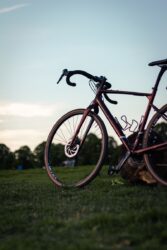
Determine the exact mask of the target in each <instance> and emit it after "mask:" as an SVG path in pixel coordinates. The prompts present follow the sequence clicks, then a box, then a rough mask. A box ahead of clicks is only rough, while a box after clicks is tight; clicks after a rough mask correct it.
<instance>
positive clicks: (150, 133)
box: [143, 105, 167, 185]
mask: <svg viewBox="0 0 167 250" xmlns="http://www.w3.org/2000/svg"><path fill="white" fill-rule="evenodd" d="M165 142H167V105H165V106H163V107H162V108H161V109H160V110H159V111H158V113H156V114H155V115H154V116H153V118H152V119H151V121H150V122H149V124H148V127H147V130H146V133H145V136H144V141H143V146H144V147H149V146H155V145H157V144H161V143H165ZM144 159H145V161H146V164H147V167H148V169H149V171H150V172H151V174H152V175H153V177H154V178H155V179H156V180H157V181H158V182H160V183H161V184H163V185H167V146H164V147H161V148H159V149H156V150H152V151H150V152H148V153H147V154H145V155H144Z"/></svg>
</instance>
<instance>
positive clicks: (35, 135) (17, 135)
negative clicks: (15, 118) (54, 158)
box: [0, 129, 46, 151]
mask: <svg viewBox="0 0 167 250" xmlns="http://www.w3.org/2000/svg"><path fill="white" fill-rule="evenodd" d="M44 140H46V133H45V132H43V131H39V130H38V131H37V130H33V129H20V130H16V129H11V130H8V129H6V130H3V131H0V143H4V144H5V145H7V146H8V147H9V148H10V149H11V150H12V151H14V150H16V149H18V148H19V147H21V146H24V145H28V146H29V147H30V148H31V149H34V147H36V146H37V144H38V143H41V142H42V141H44Z"/></svg>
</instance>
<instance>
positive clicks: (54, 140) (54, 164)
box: [46, 112, 104, 187]
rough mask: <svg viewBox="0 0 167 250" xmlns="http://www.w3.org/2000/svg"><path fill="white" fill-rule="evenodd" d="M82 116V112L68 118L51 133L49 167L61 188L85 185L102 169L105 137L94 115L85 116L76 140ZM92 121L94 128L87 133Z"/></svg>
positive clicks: (48, 147) (47, 153)
mask: <svg viewBox="0 0 167 250" xmlns="http://www.w3.org/2000/svg"><path fill="white" fill-rule="evenodd" d="M82 116H83V113H82V112H81V113H76V114H72V115H70V116H67V117H65V118H64V119H62V121H60V122H59V123H58V124H57V125H56V127H55V128H54V129H53V130H52V132H51V134H50V138H49V143H48V146H47V150H46V151H47V152H46V161H47V164H46V165H47V170H48V173H49V176H50V177H51V179H52V180H53V181H54V183H55V184H56V185H58V186H70V187H71V186H83V185H85V184H87V182H89V181H90V180H91V179H93V178H94V176H95V175H96V174H97V171H98V170H99V168H100V166H101V162H102V158H103V155H104V134H103V129H102V127H101V124H100V122H99V121H98V120H97V119H96V118H95V117H94V116H92V115H91V114H90V115H88V116H87V117H86V119H85V121H84V123H83V124H82V127H81V129H80V131H79V133H78V134H77V136H76V138H75V140H74V141H73V136H74V134H75V133H76V130H77V127H78V124H79V123H80V121H81V118H82ZM90 122H91V127H90V129H89V130H88V131H87V128H88V126H89V124H90ZM72 142H73V144H72V145H71V143H72Z"/></svg>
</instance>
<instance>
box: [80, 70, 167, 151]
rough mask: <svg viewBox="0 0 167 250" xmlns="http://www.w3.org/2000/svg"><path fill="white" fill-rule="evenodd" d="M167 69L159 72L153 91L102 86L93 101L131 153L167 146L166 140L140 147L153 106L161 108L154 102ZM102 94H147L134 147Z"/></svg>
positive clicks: (93, 104) (156, 109) (155, 108)
mask: <svg viewBox="0 0 167 250" xmlns="http://www.w3.org/2000/svg"><path fill="white" fill-rule="evenodd" d="M165 71H166V68H165V67H162V68H161V70H160V72H159V74H158V77H157V80H156V82H155V85H154V87H153V88H152V92H151V93H142V92H133V91H120V90H104V89H103V88H101V89H100V88H99V90H98V92H97V95H96V97H95V99H94V101H93V102H92V105H91V106H94V107H95V106H99V107H100V108H101V110H102V111H103V113H104V115H105V116H106V118H107V119H108V121H109V123H110V124H111V126H112V127H113V129H114V131H115V132H116V134H117V135H118V137H119V138H120V140H121V141H122V143H123V145H124V146H125V148H126V149H127V151H128V152H129V154H143V153H146V152H148V151H151V150H155V149H158V148H162V147H166V146H167V142H165V143H161V144H157V145H155V146H150V147H145V148H142V149H138V146H139V142H140V139H141V136H142V135H143V134H144V129H145V126H146V123H147V120H148V117H149V114H150V111H151V108H153V109H154V110H155V111H158V110H159V109H158V108H157V107H156V106H155V105H153V102H154V98H155V96H156V93H157V90H158V85H159V83H160V80H161V77H162V75H163V74H164V72H165ZM102 94H123V95H134V96H145V97H147V98H148V105H147V108H146V111H145V114H144V116H143V120H142V122H141V124H140V126H139V130H138V133H137V136H136V139H135V142H134V144H133V147H132V148H131V147H130V145H129V143H128V140H127V137H126V136H125V134H124V132H123V129H122V127H121V126H120V124H119V123H118V121H117V120H116V119H115V118H114V117H113V115H112V114H111V112H110V111H109V109H108V108H107V106H106V105H105V103H104V102H103V100H102ZM86 114H87V112H86ZM83 119H84V118H83Z"/></svg>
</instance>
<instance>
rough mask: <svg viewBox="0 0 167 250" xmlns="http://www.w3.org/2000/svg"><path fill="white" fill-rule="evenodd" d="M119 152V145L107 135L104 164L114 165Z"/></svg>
mask: <svg viewBox="0 0 167 250" xmlns="http://www.w3.org/2000/svg"><path fill="white" fill-rule="evenodd" d="M119 154H120V146H118V144H117V142H116V141H115V139H114V138H113V137H112V136H109V137H108V152H107V155H106V160H105V163H106V164H110V165H116V164H117V163H118V158H119Z"/></svg>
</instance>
